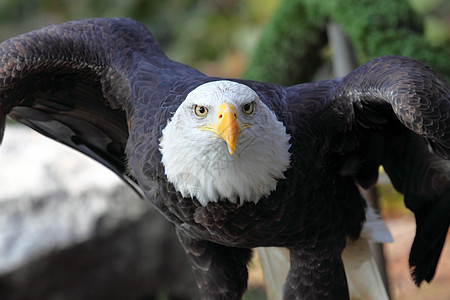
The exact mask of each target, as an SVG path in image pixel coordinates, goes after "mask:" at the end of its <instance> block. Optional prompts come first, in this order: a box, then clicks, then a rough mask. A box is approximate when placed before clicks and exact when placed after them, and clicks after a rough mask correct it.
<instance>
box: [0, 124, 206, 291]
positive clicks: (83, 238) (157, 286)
mask: <svg viewBox="0 0 450 300" xmlns="http://www.w3.org/2000/svg"><path fill="white" fill-rule="evenodd" d="M157 294H165V295H167V296H168V297H169V298H177V299H193V298H197V297H198V296H197V288H196V285H195V282H194V279H193V276H192V271H191V268H190V266H189V264H188V263H187V261H186V258H185V254H184V251H183V250H182V248H181V246H180V245H179V243H178V240H177V238H176V235H175V233H174V230H173V226H172V225H171V224H169V223H168V222H167V221H166V220H165V219H163V218H162V217H161V216H160V215H159V213H157V212H156V211H155V210H154V209H153V208H152V207H151V205H150V203H149V202H148V201H147V200H144V199H141V198H139V197H138V196H137V195H136V194H135V193H134V192H133V191H132V190H131V189H130V188H129V187H128V186H126V185H125V184H124V183H123V182H122V181H121V180H120V179H119V178H117V177H116V175H114V174H113V173H112V172H110V171H109V170H107V169H106V168H104V167H103V166H101V165H100V164H98V163H96V162H94V161H93V160H91V159H89V158H87V157H85V156H84V155H81V154H80V153H78V152H76V151H73V150H71V149H69V148H67V147H64V146H60V145H59V144H57V143H56V142H54V141H51V140H49V139H46V138H44V137H42V136H41V135H39V134H37V133H35V132H33V131H31V130H29V129H26V128H24V127H21V126H20V127H19V126H8V128H7V129H6V132H5V138H4V141H3V145H2V146H1V147H0V299H103V298H108V299H124V298H126V299H141V298H144V297H146V298H150V297H153V296H155V295H157Z"/></svg>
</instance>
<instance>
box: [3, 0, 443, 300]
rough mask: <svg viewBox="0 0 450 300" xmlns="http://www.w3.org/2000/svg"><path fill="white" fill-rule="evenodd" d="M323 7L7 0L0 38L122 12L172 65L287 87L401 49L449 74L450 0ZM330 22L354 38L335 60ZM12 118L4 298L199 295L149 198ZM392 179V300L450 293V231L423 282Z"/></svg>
mask: <svg viewBox="0 0 450 300" xmlns="http://www.w3.org/2000/svg"><path fill="white" fill-rule="evenodd" d="M324 2H325V1H314V0H284V1H283V0H242V1H238V0H231V1H229V0H214V1H212V0H166V1H151V0H129V1H122V0H78V1H69V0H0V40H5V39H7V38H9V37H12V36H15V35H18V34H21V33H24V32H28V31H31V30H33V29H37V28H39V27H43V26H45V25H49V24H54V23H61V22H64V21H68V20H73V19H84V18H91V17H119V16H120V17H129V18H133V19H136V20H138V21H140V22H142V23H144V24H145V25H146V26H147V27H148V28H149V29H150V31H151V32H152V33H153V35H154V36H155V37H156V39H157V40H158V41H159V43H160V44H161V46H162V48H163V50H164V51H165V52H166V54H167V55H168V56H169V57H170V58H171V59H173V60H176V61H179V62H182V63H185V64H187V65H190V66H193V67H195V68H197V69H199V70H200V71H201V72H204V73H206V74H208V75H211V76H222V77H233V78H235V77H244V78H247V79H254V80H262V81H270V82H275V83H280V84H285V85H289V84H294V83H300V82H306V81H311V80H319V79H327V78H333V77H336V76H342V75H343V74H342V71H339V70H336V65H335V63H336V60H340V57H341V58H342V57H350V65H352V64H353V66H356V65H359V64H362V63H364V62H366V61H367V60H369V59H371V58H374V57H376V56H380V55H386V54H401V55H406V56H409V57H413V58H416V59H419V60H421V61H423V62H425V63H427V64H429V65H430V66H432V67H433V68H435V69H436V70H438V71H439V72H441V73H442V74H443V75H444V76H446V77H447V79H450V2H449V1H447V0H404V1H400V0H396V1H392V0H388V1H367V0H362V1H356V0H336V1H329V3H324ZM374 2H376V3H374ZM330 24H331V25H333V26H334V25H337V26H338V28H339V29H340V30H341V32H343V34H344V37H345V43H346V44H347V46H348V47H347V48H346V49H347V50H345V51H346V53H344V54H342V53H341V54H339V55H340V56H339V55H338V56H336V52H337V51H338V50H336V49H337V48H335V47H333V46H332V45H331V44H330V41H331V36H332V33H331V32H332V27H331V25H330ZM16 126H18V125H16V124H9V125H8V128H7V130H6V137H5V141H4V145H3V146H2V147H0V165H1V166H2V167H1V169H0V191H1V192H0V193H1V194H2V196H0V298H1V299H4V298H5V299H8V298H10V299H31V298H33V299H38V298H42V299H79V298H91V299H99V298H105V297H108V298H110V299H111V298H117V299H119V298H123V297H125V295H126V298H129V299H192V298H195V297H196V292H195V287H194V290H193V289H192V286H193V285H194V284H193V281H192V278H191V274H190V270H189V267H188V266H187V264H186V262H185V261H183V260H181V261H178V260H177V259H178V258H179V257H180V256H181V257H182V254H180V253H182V250H181V249H179V247H178V246H177V243H176V237H173V232H172V229H171V227H170V226H166V225H164V224H165V221H164V220H162V219H161V220H160V221H154V222H157V223H152V222H153V220H157V218H158V216H157V214H155V213H154V211H153V210H152V209H151V208H150V206H149V205H148V204H147V203H145V202H143V201H142V200H140V199H139V198H137V197H136V195H134V194H133V192H131V191H130V192H129V193H128V192H125V191H126V190H127V189H124V188H123V185H122V183H121V182H120V181H118V180H117V179H116V178H114V176H111V174H109V172H108V171H107V170H103V167H101V166H98V165H97V164H92V165H91V163H92V162H91V161H89V160H88V159H85V158H84V157H82V156H81V155H78V154H77V153H74V152H73V151H71V150H69V149H66V148H64V147H62V146H60V145H57V144H56V143H54V142H51V141H48V140H47V139H45V138H43V137H42V138H41V137H39V136H38V135H37V134H35V133H30V132H27V131H23V130H22V129H18V128H16ZM8 145H10V146H9V147H8ZM54 149H57V150H54ZM85 170H88V171H85ZM67 174H70V176H69V178H67V179H65V177H64V176H67ZM87 178H88V179H87ZM91 178H92V180H91ZM383 178H384V177H383ZM383 178H382V179H381V180H380V183H379V185H378V186H377V188H376V192H377V193H378V195H379V206H380V210H381V214H382V215H383V217H384V218H385V220H386V222H387V224H388V226H389V228H390V230H391V231H392V233H393V236H394V239H395V242H394V243H393V244H389V245H385V246H384V253H385V258H386V266H387V278H388V282H389V288H390V293H391V297H392V299H450V293H449V292H448V290H449V289H448V284H449V283H450V249H449V248H450V246H449V245H448V241H449V238H448V239H447V245H446V247H445V248H444V252H443V253H442V258H441V262H440V265H439V266H438V269H437V275H436V277H435V278H434V280H433V282H432V283H431V284H424V285H423V286H422V287H421V288H420V289H417V288H416V287H415V286H414V284H413V282H412V280H411V279H410V276H409V269H408V263H407V261H408V254H409V249H410V246H411V243H412V239H413V236H414V233H415V226H414V217H413V215H412V214H411V213H410V212H409V211H407V210H406V209H405V207H404V204H403V198H402V196H401V195H399V194H398V193H396V192H395V191H394V190H393V189H392V187H391V186H390V184H389V182H388V180H387V179H383ZM74 182H79V184H78V185H76V184H75V183H74ZM109 199H115V200H109ZM64 203H66V205H65V204H64ZM131 203H132V204H131ZM150 216H151V217H150ZM149 219H151V221H149ZM55 227H57V228H58V230H56V229H55ZM165 232H168V233H167V234H165ZM69 237H70V238H69ZM144 240H145V241H147V242H145V241H144ZM177 247H178V248H177ZM149 261H150V262H149ZM186 269H187V271H186ZM182 270H184V271H182ZM174 274H178V275H179V277H174ZM105 278H108V279H105ZM96 282H97V283H96ZM249 285H250V290H249V292H248V293H247V294H246V296H245V297H246V298H245V299H266V296H265V292H264V282H263V276H262V272H261V270H260V265H259V262H258V260H257V255H256V259H255V260H254V262H253V263H252V265H251V267H250V282H249ZM174 287H178V291H175V292H174V291H173V290H176V289H175V288H174ZM2 296H3V297H2Z"/></svg>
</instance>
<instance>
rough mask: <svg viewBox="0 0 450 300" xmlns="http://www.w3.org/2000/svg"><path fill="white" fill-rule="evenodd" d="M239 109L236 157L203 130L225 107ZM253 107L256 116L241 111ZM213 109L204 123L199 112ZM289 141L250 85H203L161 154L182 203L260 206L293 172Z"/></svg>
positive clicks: (172, 124) (166, 133)
mask: <svg viewBox="0 0 450 300" xmlns="http://www.w3.org/2000/svg"><path fill="white" fill-rule="evenodd" d="M224 102H227V103H230V104H232V105H233V106H234V107H236V120H237V123H238V124H239V127H240V128H241V131H240V133H239V135H238V137H237V139H236V148H235V149H236V151H235V153H234V154H233V155H231V154H230V152H229V150H228V148H227V143H226V142H225V141H224V140H223V139H221V138H220V137H219V136H218V135H217V134H215V133H213V132H211V131H207V130H204V129H202V128H201V127H202V126H206V125H209V124H214V123H216V122H217V120H218V116H217V115H218V108H219V106H220V105H221V104H222V103H224ZM250 102H253V103H254V110H253V113H251V114H249V115H247V114H245V113H244V112H243V111H242V107H243V106H244V105H245V104H247V103H250ZM196 105H198V106H203V107H205V108H207V109H208V113H207V115H206V116H205V117H202V118H199V117H198V116H197V115H196V114H195V112H194V108H195V106H196ZM289 139H290V136H289V135H288V134H287V133H286V128H285V127H284V125H283V124H282V123H281V122H280V121H278V120H277V117H276V116H275V114H274V113H273V112H272V111H271V110H270V109H269V108H268V107H267V106H266V105H265V104H264V103H263V102H261V101H260V99H259V97H258V95H257V94H256V92H255V91H254V90H252V89H251V88H249V87H248V86H246V85H243V84H240V83H237V82H233V81H227V80H221V81H213V82H208V83H205V84H202V85H200V86H199V87H197V88H196V89H194V90H193V91H192V92H190V93H189V94H188V95H187V97H186V99H185V100H184V101H183V103H182V104H181V105H180V106H179V108H178V109H177V111H176V112H175V114H174V116H173V118H172V119H171V120H170V121H169V122H168V124H167V126H166V127H165V128H164V130H163V132H162V140H161V143H160V151H161V153H162V163H163V165H164V168H165V173H166V176H167V178H168V180H169V182H171V183H172V184H173V185H174V187H175V189H176V190H177V191H178V192H180V193H181V194H182V196H183V197H191V198H194V197H195V198H196V199H197V200H198V201H199V202H200V203H201V204H202V205H204V206H205V205H207V204H208V203H209V202H217V201H219V200H228V201H231V202H233V203H237V202H238V201H239V203H240V204H243V203H244V202H246V201H251V202H254V203H257V202H258V201H259V200H260V199H261V198H262V197H265V196H268V195H269V194H270V193H271V192H272V191H273V190H275V188H276V186H277V182H278V180H279V179H282V178H284V175H283V173H284V172H285V171H286V170H287V168H288V167H289V160H290V153H289V147H290V145H289Z"/></svg>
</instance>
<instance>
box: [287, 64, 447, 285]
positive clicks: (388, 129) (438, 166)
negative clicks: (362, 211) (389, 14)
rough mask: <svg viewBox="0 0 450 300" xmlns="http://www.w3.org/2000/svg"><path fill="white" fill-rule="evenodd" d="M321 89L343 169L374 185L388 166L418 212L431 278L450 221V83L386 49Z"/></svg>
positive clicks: (416, 272)
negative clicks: (376, 56) (390, 53)
mask: <svg viewBox="0 0 450 300" xmlns="http://www.w3.org/2000/svg"><path fill="white" fill-rule="evenodd" d="M309 89H311V87H309V88H308V89H307V87H305V86H304V85H299V86H293V87H290V88H288V94H289V95H292V96H291V97H298V96H295V92H298V93H299V95H305V94H306V99H310V97H308V93H307V92H305V91H308V90H309ZM315 89H316V91H318V92H320V93H321V94H322V95H317V93H315V92H314V91H312V92H311V93H312V94H313V95H314V94H315V95H316V97H319V98H320V101H311V100H309V101H310V102H311V103H312V104H310V106H313V107H314V109H313V110H314V111H317V112H318V113H316V119H317V118H319V119H320V120H318V121H316V122H319V123H320V124H321V125H320V126H322V127H321V128H322V130H326V133H325V134H323V137H322V138H323V139H324V140H325V142H324V143H325V145H326V147H327V148H328V149H329V151H331V152H334V153H336V155H335V156H333V157H334V158H335V159H337V160H335V161H333V163H335V164H339V169H338V172H339V173H340V174H341V175H342V176H349V177H352V178H354V180H355V182H357V183H358V184H360V185H361V186H363V187H369V186H371V185H373V184H374V183H375V182H376V180H377V177H378V170H379V166H380V165H382V166H383V167H384V169H385V171H386V172H387V173H388V175H389V177H390V179H391V181H392V183H393V185H394V187H395V188H396V189H397V190H398V191H400V192H401V193H403V194H404V195H405V204H406V206H407V207H408V208H409V209H411V210H412V211H413V212H414V214H415V216H416V221H417V233H416V237H415V241H414V244H413V246H412V249H411V255H410V265H411V268H412V273H413V274H412V275H413V278H414V280H415V282H416V284H420V282H422V281H423V280H427V281H430V280H431V279H432V277H433V275H434V273H435V269H436V265H437V263H438V260H439V256H440V253H441V250H442V247H443V244H444V241H445V236H446V234H447V231H448V227H449V225H450V161H449V160H448V159H449V158H450V85H449V83H448V82H447V81H446V80H445V78H443V76H441V75H440V74H438V73H437V72H435V71H434V70H432V69H431V68H430V67H428V66H426V65H425V64H423V63H421V62H418V61H416V60H413V59H409V58H406V57H400V56H385V57H379V58H377V59H374V60H372V61H370V62H368V63H366V64H364V65H362V66H360V67H359V68H357V69H355V70H354V71H353V72H351V73H350V74H348V75H347V76H346V77H344V78H342V79H336V80H332V81H325V82H322V83H317V84H316V87H315ZM293 99H294V98H293ZM324 99H325V100H324ZM291 102H292V104H291V106H293V105H301V106H305V105H306V104H304V103H303V102H305V101H301V100H294V101H291ZM310 111H311V110H310ZM312 123H313V122H310V124H312ZM323 128H325V129H323ZM343 205H344V204H343Z"/></svg>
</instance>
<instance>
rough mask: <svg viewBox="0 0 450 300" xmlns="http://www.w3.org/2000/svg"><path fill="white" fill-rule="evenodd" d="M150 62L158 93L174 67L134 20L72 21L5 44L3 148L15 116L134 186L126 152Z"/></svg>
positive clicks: (0, 104)
mask: <svg viewBox="0 0 450 300" xmlns="http://www.w3.org/2000/svg"><path fill="white" fill-rule="evenodd" d="M144 60H149V61H152V62H153V64H152V68H153V69H152V70H150V71H148V72H146V74H145V76H146V81H147V82H149V84H150V85H152V86H151V87H152V88H155V87H156V86H157V84H158V78H159V77H158V76H160V75H161V73H163V72H164V68H163V66H164V64H170V63H169V62H170V61H169V60H168V59H167V57H166V56H165V55H164V54H163V53H162V51H161V50H160V48H159V46H158V44H157V43H156V41H155V40H154V39H153V37H152V35H151V34H150V32H149V31H148V30H147V29H146V28H145V27H144V26H143V25H142V24H140V23H137V22H135V21H132V20H129V19H89V20H81V21H73V22H68V23H64V24H60V25H54V26H49V27H45V28H43V29H40V30H36V31H33V32H30V33H27V34H24V35H20V36H17V37H14V38H11V39H9V40H7V41H4V42H3V43H1V44H0V141H1V137H2V136H3V132H4V127H5V119H6V116H7V115H9V116H10V117H11V118H13V119H15V120H17V121H19V122H21V123H23V124H25V125H27V126H29V127H31V128H33V129H35V130H37V131H39V132H40V133H42V134H44V135H46V136H48V137H50V138H52V139H54V140H57V141H59V142H61V143H64V144H66V145H68V146H70V147H72V148H74V149H76V150H79V151H81V152H82V153H84V154H86V155H88V156H90V157H92V158H93V159H95V160H97V161H99V162H100V163H102V164H103V165H105V166H106V167H108V168H109V169H111V170H112V171H114V172H115V173H117V174H118V175H119V176H120V177H121V178H123V179H124V180H125V181H126V182H128V183H130V184H132V179H130V178H129V175H127V167H126V159H125V146H126V143H127V140H128V137H129V129H128V126H129V122H128V116H129V115H130V114H131V113H132V109H133V107H134V106H135V104H134V103H133V98H134V96H133V93H132V90H133V89H136V88H139V85H143V84H142V83H141V82H139V80H138V79H137V78H136V75H135V74H134V72H135V70H136V69H137V68H138V67H139V66H140V62H142V61H144ZM180 66H182V65H180ZM186 68H187V67H186ZM166 69H170V68H166Z"/></svg>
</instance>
